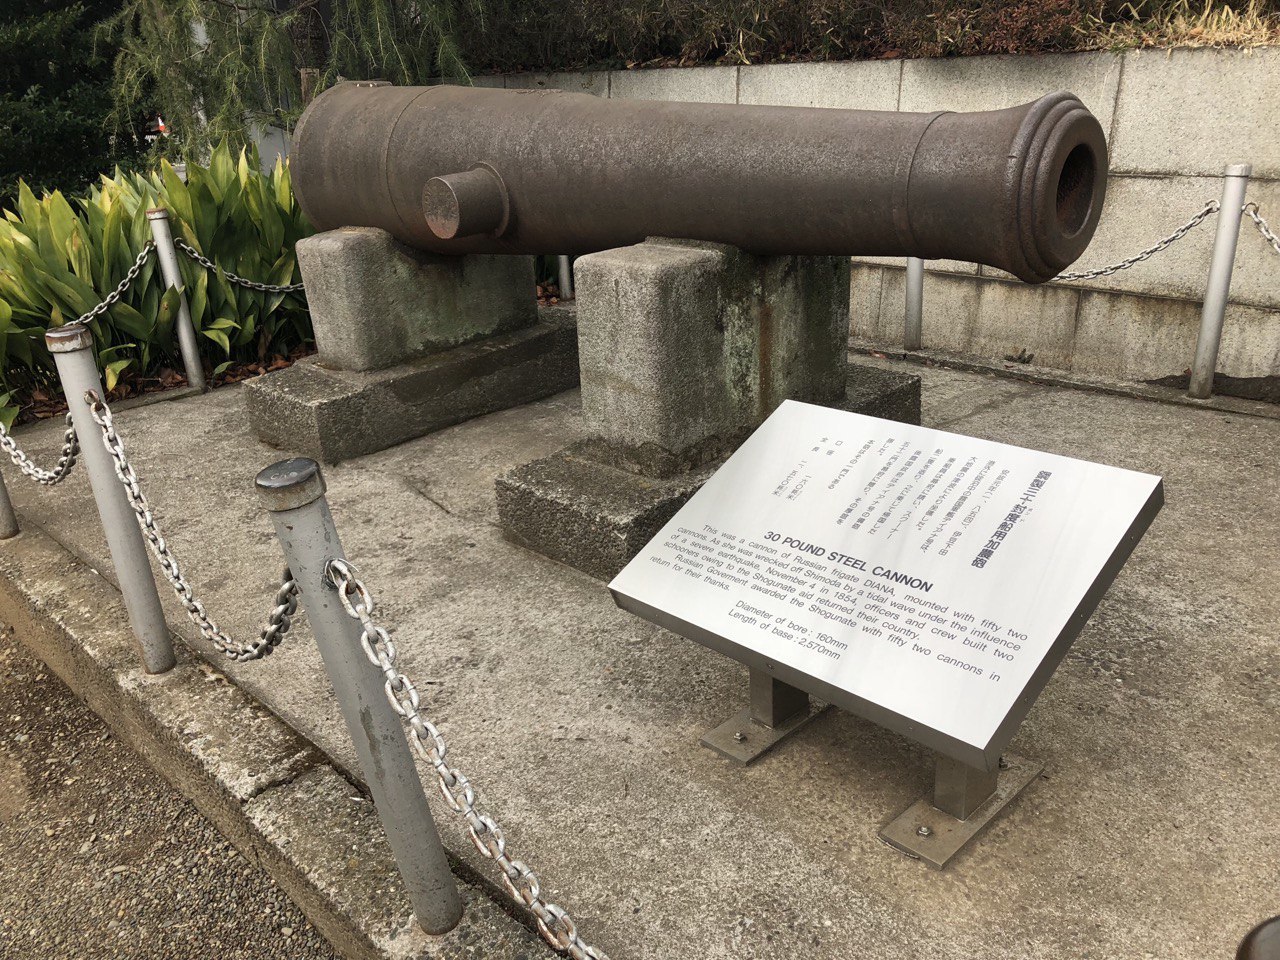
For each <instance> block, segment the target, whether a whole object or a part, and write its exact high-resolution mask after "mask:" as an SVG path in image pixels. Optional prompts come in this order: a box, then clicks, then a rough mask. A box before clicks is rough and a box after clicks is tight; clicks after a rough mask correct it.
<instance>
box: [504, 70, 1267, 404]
mask: <svg viewBox="0 0 1280 960" xmlns="http://www.w3.org/2000/svg"><path fill="white" fill-rule="evenodd" d="M482 81H483V82H485V83H487V84H491V85H498V84H502V85H505V86H507V87H511V88H527V87H559V88H561V89H567V90H578V91H581V92H585V93H591V94H595V95H597V96H604V97H628V98H640V99H658V100H696V101H704V102H721V103H755V104H783V105H793V106H810V107H849V108H855V109H866V110H939V109H943V110H947V109H950V110H984V109H996V108H1000V107H1006V106H1012V105H1014V104H1018V103H1023V102H1025V101H1027V100H1032V99H1034V98H1036V97H1038V96H1040V95H1042V94H1044V93H1048V92H1051V91H1054V90H1060V89H1065V90H1070V91H1072V92H1073V93H1075V94H1077V95H1078V96H1079V97H1080V99H1081V100H1083V101H1084V103H1085V104H1086V105H1087V106H1088V107H1089V108H1090V109H1091V110H1092V111H1093V112H1094V113H1095V114H1096V115H1097V117H1098V118H1099V120H1100V121H1101V123H1102V125H1103V129H1105V130H1107V131H1108V142H1109V144H1110V148H1111V180H1110V184H1109V186H1108V191H1107V202H1106V206H1105V208H1104V210H1103V217H1102V222H1101V225H1100V226H1099V229H1098V233H1097V236H1096V237H1095V238H1094V241H1093V244H1092V245H1091V246H1090V248H1089V249H1088V250H1087V251H1086V252H1085V254H1084V256H1083V257H1082V258H1081V259H1080V261H1079V262H1078V263H1077V264H1076V265H1075V266H1074V267H1072V268H1071V269H1073V270H1083V269H1088V268H1092V267H1095V266H1102V265H1105V264H1109V263H1114V262H1116V261H1118V260H1122V259H1124V258H1126V257H1129V256H1131V255H1133V254H1135V253H1137V252H1138V251H1139V250H1141V249H1143V248H1144V247H1147V246H1149V245H1151V244H1152V243H1154V242H1155V241H1156V240H1158V239H1160V238H1161V237H1163V236H1165V235H1167V234H1169V233H1171V232H1172V231H1173V230H1174V229H1175V228H1176V227H1177V226H1179V225H1180V224H1182V223H1183V222H1184V221H1186V220H1187V219H1188V218H1189V217H1190V216H1191V215H1192V214H1193V213H1195V212H1196V211H1197V210H1198V209H1200V207H1202V206H1203V204H1204V203H1205V201H1207V200H1211V199H1217V197H1218V196H1219V194H1220V192H1221V186H1222V183H1221V173H1222V169H1223V167H1225V166H1226V165H1228V164H1231V163H1249V164H1252V166H1253V175H1254V179H1253V181H1252V183H1251V185H1250V188H1249V194H1248V198H1249V199H1250V200H1253V201H1256V202H1257V203H1258V204H1259V206H1260V207H1261V209H1262V213H1263V215H1264V216H1267V217H1268V218H1269V219H1270V221H1271V222H1272V224H1273V226H1275V225H1277V224H1280V48H1263V49H1258V50H1253V51H1245V50H1192V49H1184V50H1171V51H1168V50H1132V51H1125V52H1098V53H1077V54H1062V55H1049V56H1028V57H969V58H962V59H952V60H880V61H868V62H852V63H815V64H778V65H769V66H759V67H691V68H674V69H661V70H631V71H628V70H615V71H601V72H595V73H576V74H518V75H509V76H506V77H488V78H482ZM1213 231H1214V220H1213V218H1210V220H1208V221H1206V222H1205V223H1204V224H1202V225H1201V226H1200V227H1198V228H1196V230H1195V231H1193V232H1192V233H1191V234H1190V235H1189V236H1187V237H1186V238H1185V239H1183V240H1182V241H1181V242H1179V243H1177V244H1175V245H1174V246H1173V247H1171V248H1169V249H1168V250H1166V251H1164V252H1163V253H1160V254H1158V255H1156V256H1155V257H1153V258H1152V259H1151V260H1149V261H1146V262H1145V263H1141V264H1139V265H1138V266H1136V267H1134V268H1132V269H1129V270H1126V271H1124V272H1122V273H1119V274H1115V275H1113V276H1110V277H1102V278H1099V279H1097V280H1091V281H1086V282H1077V283H1071V284H1048V285H1044V286H1040V287H1033V286H1029V285H1027V284H1023V283H1020V282H1018V281H1016V280H1012V279H1011V278H1009V277H1008V276H1007V275H1005V274H1003V273H1002V272H1001V271H999V270H994V269H991V268H988V267H977V266H975V265H973V264H967V263H959V262H952V261H938V262H931V263H929V264H928V266H927V270H926V276H925V294H924V346H925V347H927V348H933V349H942V350H952V351H955V352H958V353H963V354H969V355H973V356H976V357H979V358H985V359H1000V358H1002V357H1003V356H1005V355H1006V354H1011V353H1018V352H1019V351H1020V350H1026V351H1027V352H1029V353H1033V354H1035V362H1036V363H1037V364H1043V365H1045V366H1052V367H1058V368H1060V369H1063V370H1070V371H1073V372H1079V373H1084V374H1090V375H1098V376H1107V377H1114V378H1117V379H1128V380H1152V379H1157V378H1161V377H1166V376H1171V375H1176V374H1180V373H1182V372H1183V371H1184V370H1186V368H1187V367H1188V366H1190V363H1191V358H1192V355H1193V353H1194V350H1195V340H1196V332H1197V330H1198V328H1199V313H1200V298H1201V297H1202V295H1203V291H1204V283H1205V277H1206V276H1207V274H1208V270H1209V259H1210V252H1211V250H1212V246H1213ZM904 285H905V268H904V263H903V261H902V260H900V259H890V258H886V259H871V258H868V259H859V260H855V263H854V270H853V281H852V292H853V310H852V328H851V329H852V334H853V336H855V337H857V338H859V339H864V340H870V341H872V342H875V343H878V344H882V345H884V346H887V347H888V346H894V345H901V343H902V326H903V311H904V303H903V299H904ZM1218 369H1219V371H1220V372H1222V373H1226V374H1230V375H1232V376H1236V377H1265V376H1280V256H1277V255H1276V254H1275V253H1274V251H1272V250H1270V249H1269V248H1268V247H1267V246H1266V245H1265V244H1264V243H1263V242H1262V239H1261V238H1260V237H1259V236H1258V234H1257V233H1256V231H1255V230H1254V229H1253V225H1252V223H1251V222H1250V221H1248V220H1246V221H1245V223H1244V225H1243V226H1242V228H1241V236H1240V247H1239V253H1238V255H1237V258H1236V266H1235V276H1234V278H1233V281H1232V295H1231V303H1230V306H1229V309H1228V314H1227V321H1226V330H1225V334H1224V337H1223V342H1222V350H1221V353H1220V356H1219V361H1218Z"/></svg>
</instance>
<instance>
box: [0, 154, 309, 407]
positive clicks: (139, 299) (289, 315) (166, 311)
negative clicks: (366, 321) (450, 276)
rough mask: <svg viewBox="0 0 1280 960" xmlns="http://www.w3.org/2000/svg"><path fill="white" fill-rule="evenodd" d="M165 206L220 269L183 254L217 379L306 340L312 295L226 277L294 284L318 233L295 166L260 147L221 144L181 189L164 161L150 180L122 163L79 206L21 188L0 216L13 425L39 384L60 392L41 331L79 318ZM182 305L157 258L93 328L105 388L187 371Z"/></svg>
mask: <svg viewBox="0 0 1280 960" xmlns="http://www.w3.org/2000/svg"><path fill="white" fill-rule="evenodd" d="M158 206H163V207H166V208H168V210H169V215H170V220H171V222H172V229H173V233H174V236H175V237H182V238H183V239H185V240H186V241H187V242H188V243H190V244H191V245H192V246H193V247H194V248H195V249H197V250H199V251H200V252H201V253H203V254H204V255H205V256H207V257H209V258H210V259H212V260H213V261H214V262H215V263H217V264H218V270H217V271H216V272H210V271H208V270H206V269H205V268H204V267H201V266H200V265H199V264H196V263H194V262H192V261H191V260H189V259H188V258H187V257H184V256H181V255H180V256H179V262H180V264H181V269H182V275H183V281H184V290H185V292H186V295H187V298H188V303H189V305H190V309H191V318H192V322H193V323H194V325H195V328H196V330H197V332H198V333H199V334H200V335H201V336H200V337H199V340H200V343H201V347H202V353H203V355H204V360H205V363H206V366H207V367H208V368H210V370H211V371H212V372H213V373H214V374H216V373H218V372H220V371H221V370H222V369H224V368H225V367H226V366H227V365H228V364H229V363H231V362H234V361H254V360H259V361H260V360H263V359H265V358H266V357H268V356H269V355H271V354H273V353H279V354H288V353H289V352H290V351H292V350H293V349H295V348H296V347H297V346H299V345H300V344H302V343H304V342H306V341H308V340H310V338H311V325H310V318H309V316H308V314H307V308H306V301H305V299H303V296H302V294H300V293H295V294H265V293H258V292H255V291H252V290H248V289H246V288H244V287H242V286H237V285H233V284H232V283H231V282H230V281H229V280H227V278H226V275H225V273H224V270H229V271H230V272H232V273H235V274H238V275H240V276H242V277H247V278H250V279H254V280H261V281H265V282H268V283H277V284H283V283H292V282H296V281H297V279H298V276H297V265H296V262H295V259H294V251H293V245H294V243H295V242H296V241H297V240H298V239H300V238H302V237H304V236H306V235H307V234H308V233H309V232H310V230H311V228H310V226H309V224H308V223H307V222H306V219H305V218H304V216H303V214H302V211H301V209H300V207H299V206H298V203H297V201H296V200H295V198H294V195H293V189H292V186H291V183H290V179H289V168H288V166H287V165H285V164H283V163H277V165H276V167H275V169H274V170H273V171H272V172H271V173H270V174H263V173H261V172H260V171H259V166H258V158H257V157H256V155H254V154H253V153H252V151H246V150H242V151H240V153H239V154H238V155H236V154H234V153H233V152H232V151H231V150H230V149H229V148H228V147H227V146H225V145H222V146H219V147H218V148H217V149H215V150H214V151H213V153H212V156H211V159H210V161H209V164H208V166H198V165H194V164H193V165H189V166H188V168H187V181H186V182H185V183H184V182H183V181H182V180H181V179H180V178H179V176H178V175H177V173H176V172H175V170H174V168H173V167H172V166H170V165H169V164H168V163H167V162H162V163H161V165H160V168H159V169H158V170H155V171H153V172H151V173H148V174H145V175H143V174H138V173H123V172H121V171H119V170H117V171H116V172H115V175H114V176H111V177H106V176H104V177H102V179H101V182H100V183H99V184H98V185H97V186H95V187H93V188H92V189H91V190H90V191H89V192H88V194H87V195H86V196H83V197H77V198H73V199H71V200H68V199H67V198H66V197H64V196H63V195H62V194H61V193H60V192H58V191H54V192H53V193H46V194H45V195H44V196H43V197H42V198H39V199H37V197H36V196H35V195H34V194H33V193H32V191H31V190H30V189H29V188H28V187H27V186H26V184H25V183H24V184H21V185H20V187H19V192H18V201H17V210H16V212H15V211H6V212H5V219H4V220H3V221H0V390H3V393H0V420H3V421H4V422H5V423H10V422H12V420H13V418H14V416H15V415H16V414H17V412H18V410H19V408H20V407H21V406H23V405H25V404H26V403H28V402H30V399H31V397H32V394H33V392H35V391H36V390H41V391H43V392H45V393H48V392H51V391H52V392H56V386H55V385H56V377H55V375H54V373H53V370H54V366H53V361H52V358H51V357H50V355H49V353H48V351H47V350H46V349H45V346H44V332H45V330H46V329H48V328H49V327H51V326H61V325H62V324H64V323H68V322H71V321H74V320H75V319H76V318H78V317H80V316H81V315H83V314H85V313H87V312H88V311H89V310H91V309H92V308H93V307H94V306H96V305H97V304H98V303H100V302H101V301H102V300H103V299H104V298H105V297H106V295H107V294H108V293H109V292H110V291H111V290H113V289H114V288H115V287H116V285H117V284H118V283H119V282H120V281H121V280H122V279H123V278H124V276H125V274H126V273H127V271H128V270H129V268H130V266H132V264H133V262H134V258H135V257H136V256H137V255H138V253H139V252H140V251H141V250H142V248H143V246H144V245H145V244H146V242H147V241H148V240H149V239H150V237H151V231H150V228H149V226H148V224H147V219H146V212H147V210H149V209H150V208H152V207H158ZM177 306H178V297H177V293H176V291H172V290H170V291H167V292H166V290H165V289H164V284H163V282H162V280H161V276H160V268H159V265H158V263H157V262H156V258H155V257H154V256H152V257H151V258H150V259H149V260H148V261H147V263H146V265H145V266H144V267H143V268H142V272H141V273H140V274H139V275H138V278H137V280H136V281H135V282H134V283H133V285H132V286H131V287H130V288H129V291H128V293H126V294H125V296H124V297H123V298H122V299H121V301H120V302H119V303H118V304H116V305H115V306H113V307H112V308H110V310H109V311H108V312H107V313H106V314H104V315H102V316H101V317H100V318H99V319H97V320H94V321H93V322H92V323H91V327H92V330H93V335H94V340H95V343H96V346H97V350H98V357H99V362H100V364H101V366H102V368H103V370H104V373H105V377H106V384H105V385H106V387H107V389H108V390H110V389H112V388H113V387H114V386H115V385H116V383H117V382H118V381H119V379H120V378H121V376H122V375H125V374H126V372H127V373H128V374H129V375H131V376H136V375H139V374H151V373H155V372H156V371H158V370H160V369H162V368H164V367H173V366H180V360H179V353H178V346H177V342H176V337H175V335H174V319H175V317H176V315H177Z"/></svg>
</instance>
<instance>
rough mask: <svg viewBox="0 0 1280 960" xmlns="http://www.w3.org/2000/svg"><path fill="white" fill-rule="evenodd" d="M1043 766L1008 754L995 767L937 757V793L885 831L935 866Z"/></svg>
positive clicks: (973, 835) (896, 844)
mask: <svg viewBox="0 0 1280 960" xmlns="http://www.w3.org/2000/svg"><path fill="white" fill-rule="evenodd" d="M1043 769H1044V764H1042V763H1040V762H1039V761H1036V760H1028V759H1027V758H1025V757H1020V756H1017V755H1016V754H1012V753H1007V754H1005V755H1004V756H1003V757H1001V758H1000V766H999V767H998V768H997V769H995V770H985V769H982V768H979V767H971V766H969V765H968V764H965V763H961V762H960V761H959V760H953V759H952V758H950V757H944V756H942V755H941V754H939V755H938V761H937V767H936V769H935V771H934V778H933V796H932V797H921V798H920V799H919V800H917V801H916V802H915V803H913V804H912V805H911V806H909V807H908V808H907V809H906V810H905V811H903V812H902V814H901V815H899V816H898V817H897V818H895V819H894V820H893V821H892V822H890V823H889V824H888V825H887V826H886V827H885V828H884V829H883V830H881V831H880V839H881V840H883V841H884V842H885V843H887V844H889V846H891V847H897V848H898V849H899V850H901V851H902V852H903V853H905V854H907V855H908V856H910V857H914V858H915V859H917V860H923V861H924V862H925V863H927V864H928V865H929V866H931V867H933V868H934V869H936V870H941V869H942V868H943V867H945V866H946V865H947V861H948V860H950V859H951V858H952V857H954V856H955V855H956V854H957V853H959V852H960V851H961V850H962V849H963V848H964V847H965V845H966V844H968V843H969V842H970V841H971V840H973V839H975V838H976V837H977V836H978V834H980V833H981V832H982V831H983V830H985V829H986V828H987V827H988V826H990V825H991V822H992V821H993V820H994V819H995V818H996V816H997V815H998V814H999V813H1000V811H1001V810H1003V809H1004V808H1005V807H1006V806H1008V805H1009V803H1010V802H1011V801H1012V800H1013V798H1014V797H1016V796H1017V795H1018V794H1020V793H1021V792H1022V791H1023V790H1025V789H1026V788H1027V786H1028V785H1029V784H1030V783H1031V781H1033V780H1035V778H1036V777H1038V776H1040V771H1041V770H1043Z"/></svg>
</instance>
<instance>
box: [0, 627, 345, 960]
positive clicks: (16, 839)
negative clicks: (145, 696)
mask: <svg viewBox="0 0 1280 960" xmlns="http://www.w3.org/2000/svg"><path fill="white" fill-rule="evenodd" d="M332 956H333V953H332V951H331V950H330V949H329V945H328V944H327V943H326V942H325V941H324V939H323V938H322V937H320V935H319V934H318V933H317V932H316V931H315V929H314V928H313V927H312V926H311V924H309V923H308V922H307V921H306V919H305V918H304V917H303V916H302V914H301V913H300V912H299V911H298V909H297V907H295V906H294V905H293V904H292V903H291V902H290V901H289V900H288V898H287V897H285V895H284V894H283V893H282V892H281V891H280V890H279V889H278V888H277V887H276V886H275V885H274V884H273V883H272V882H271V879H270V878H269V877H268V876H267V875H266V874H264V873H263V872H262V871H261V870H258V869H257V868H255V867H254V866H252V865H251V864H249V863H248V862H247V861H246V860H245V859H244V858H243V857H241V856H240V854H239V853H237V852H236V850H235V849H234V848H233V847H232V846H231V845H230V844H229V843H227V842H226V841H225V840H223V839H222V837H221V835H220V834H219V833H218V832H217V830H215V829H214V827H213V826H212V825H211V824H210V823H209V822H208V821H207V820H205V819H204V818H203V817H202V816H201V815H200V814H199V813H198V812H197V811H196V809H195V808H194V807H192V806H191V804H190V803H188V802H187V801H186V800H184V799H183V798H182V797H181V796H179V795H178V794H177V793H176V792H175V791H174V790H173V789H171V788H170V787H169V785H168V784H167V783H165V782H164V781H162V780H160V779H159V778H157V777H156V775H155V773H154V772H153V771H152V769H151V768H150V767H149V766H147V764H146V762H145V761H144V760H142V758H140V757H139V756H137V755H136V754H134V753H133V752H132V751H130V750H129V749H128V748H127V747H125V746H124V745H123V744H121V743H120V742H119V741H117V740H116V739H115V738H114V737H113V736H112V735H111V733H110V731H109V730H108V729H107V728H106V727H105V726H104V725H103V724H102V723H101V722H100V721H99V720H98V718H97V717H95V716H94V715H93V714H92V713H91V712H89V710H88V709H87V708H86V707H85V706H84V705H83V704H81V703H80V702H79V701H78V700H76V699H75V697H73V696H72V695H71V693H70V692H69V691H68V690H67V688H66V687H65V686H63V684H62V683H61V681H59V680H58V679H57V678H56V677H53V676H51V675H50V674H49V673H48V672H47V671H46V670H45V668H44V666H43V664H41V663H39V662H38V661H35V660H33V659H31V658H30V657H29V656H27V655H26V654H25V653H23V652H21V651H20V650H19V649H17V648H16V647H15V645H14V641H13V638H12V637H0V957H3V958H4V960H18V958H24V960H25V958H28V957H29V958H31V960H64V958H65V960H72V958H74V960H99V958H101V960H106V958H115V957H121V958H124V957H128V958H131V960H185V958H192V960H194V958H197V957H198V958H201V960H204V958H219V960H232V958H243V960H250V958H252V960H286V958H304V957H305V958H307V960H325V958H330V957H332Z"/></svg>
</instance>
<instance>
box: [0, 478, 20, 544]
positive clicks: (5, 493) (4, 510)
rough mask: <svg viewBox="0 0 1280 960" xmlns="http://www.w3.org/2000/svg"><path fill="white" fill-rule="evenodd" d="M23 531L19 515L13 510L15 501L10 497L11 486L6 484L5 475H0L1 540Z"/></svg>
mask: <svg viewBox="0 0 1280 960" xmlns="http://www.w3.org/2000/svg"><path fill="white" fill-rule="evenodd" d="M21 532H22V530H21V528H20V527H19V526H18V515H17V514H16V513H14V512H13V501H12V500H10V499H9V488H8V487H7V486H5V483H4V477H3V476H0V540H8V539H9V538H10V537H16V536H17V535H18V534H19V533H21Z"/></svg>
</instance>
